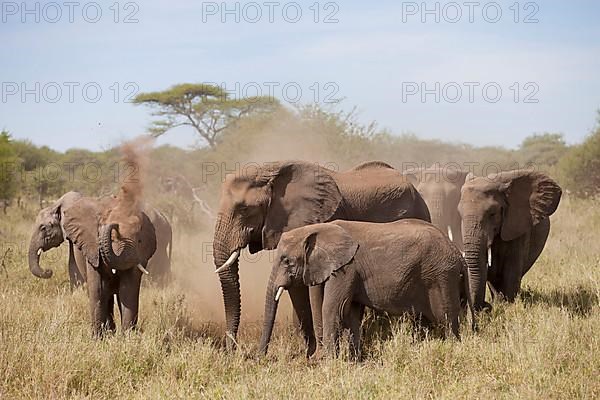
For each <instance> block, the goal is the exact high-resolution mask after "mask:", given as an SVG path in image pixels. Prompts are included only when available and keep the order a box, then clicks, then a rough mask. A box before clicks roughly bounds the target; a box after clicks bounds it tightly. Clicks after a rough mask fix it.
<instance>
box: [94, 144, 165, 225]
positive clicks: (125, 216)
mask: <svg viewBox="0 0 600 400" xmlns="http://www.w3.org/2000/svg"><path fill="white" fill-rule="evenodd" d="M153 143H154V139H153V138H152V137H150V136H140V137H138V138H136V139H133V140H131V141H128V142H125V143H123V144H122V145H121V147H120V148H119V150H120V153H121V160H120V163H119V172H122V175H123V176H122V178H121V179H120V180H121V183H120V187H119V191H118V194H117V195H116V205H115V207H113V208H111V209H110V212H109V214H108V215H106V216H105V218H104V220H105V222H106V223H112V222H115V223H119V232H120V234H121V235H123V236H125V237H132V236H133V234H134V232H137V231H138V230H139V229H140V226H141V220H140V217H139V215H140V213H141V211H142V209H143V204H144V184H145V182H146V180H147V171H148V165H149V152H150V150H151V149H152V145H153Z"/></svg>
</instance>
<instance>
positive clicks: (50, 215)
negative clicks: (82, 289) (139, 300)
mask: <svg viewBox="0 0 600 400" xmlns="http://www.w3.org/2000/svg"><path fill="white" fill-rule="evenodd" d="M81 198H83V195H82V194H81V193H78V192H67V193H65V194H64V195H63V196H62V197H61V198H60V199H58V200H57V201H56V202H54V203H53V204H52V205H51V206H49V207H46V208H44V209H43V210H41V211H40V212H39V213H38V215H37V217H36V220H35V223H34V226H33V232H32V234H31V238H30V241H29V250H28V262H29V270H30V271H31V273H32V274H33V275H35V276H37V277H38V278H45V279H47V278H50V277H51V276H52V274H53V272H52V270H50V269H43V268H41V266H40V256H41V254H42V253H43V252H46V251H48V250H50V249H52V248H55V247H58V246H60V245H61V244H62V243H63V242H64V241H65V240H66V241H67V242H68V243H69V258H68V264H67V267H68V271H69V282H70V284H71V288H72V289H73V288H76V287H78V286H81V285H83V283H85V282H86V279H87V278H86V262H85V259H84V258H83V257H82V255H81V253H78V252H76V251H74V250H75V248H74V247H73V242H72V241H71V240H70V239H69V238H68V237H66V236H65V230H64V226H63V222H64V212H65V210H67V209H69V208H70V207H71V206H72V205H73V204H74V203H75V202H77V201H78V200H79V199H81ZM97 200H98V202H99V204H104V206H101V207H110V203H112V202H113V201H114V200H115V197H114V196H104V197H101V198H98V199H97ZM144 212H145V213H146V215H147V216H148V218H150V221H151V222H152V224H153V225H154V227H155V231H156V241H157V246H156V253H155V254H154V256H152V258H151V259H150V261H149V263H148V271H150V272H151V274H152V278H153V279H154V276H155V275H156V279H157V281H158V282H159V283H163V282H166V281H167V280H168V277H169V274H170V271H171V248H172V230H171V225H170V223H169V221H168V220H167V219H166V217H165V216H164V215H163V214H162V213H161V212H160V211H158V210H156V209H154V208H153V207H149V206H146V207H145V208H144ZM167 247H168V253H167Z"/></svg>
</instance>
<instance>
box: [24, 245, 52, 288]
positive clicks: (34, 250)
mask: <svg viewBox="0 0 600 400" xmlns="http://www.w3.org/2000/svg"><path fill="white" fill-rule="evenodd" d="M34 236H35V235H34ZM41 249H42V246H41V243H39V241H38V240H37V239H36V238H35V237H33V238H32V239H31V242H30V243H29V250H28V253H27V254H28V261H29V270H30V271H31V273H32V274H33V275H35V276H37V277H38V278H43V279H48V278H50V277H51V276H52V270H51V269H43V268H42V267H41V266H40V255H41V252H40V250H41Z"/></svg>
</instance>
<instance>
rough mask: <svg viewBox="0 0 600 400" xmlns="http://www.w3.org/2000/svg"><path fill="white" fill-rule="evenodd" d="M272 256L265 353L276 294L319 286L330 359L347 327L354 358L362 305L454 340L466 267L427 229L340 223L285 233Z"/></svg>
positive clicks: (408, 223) (416, 223)
mask: <svg viewBox="0 0 600 400" xmlns="http://www.w3.org/2000/svg"><path fill="white" fill-rule="evenodd" d="M277 249H278V251H277V256H276V257H275V262H274V264H273V269H272V272H271V277H270V280H269V285H268V288H267V297H266V304H265V322H264V331H263V336H262V339H261V352H263V353H266V351H267V346H268V343H269V340H270V338H271V333H272V330H273V324H274V321H275V315H276V312H277V304H278V300H279V297H280V296H281V293H282V292H283V290H284V289H292V288H293V287H297V286H301V285H306V286H315V285H323V292H324V298H323V306H322V315H323V331H324V334H323V341H324V345H325V348H326V350H327V352H328V353H333V354H336V353H337V350H338V339H339V335H340V332H341V330H342V328H348V329H350V334H351V343H350V345H351V354H352V356H353V357H357V356H358V355H359V354H360V325H361V321H362V316H363V311H364V307H365V306H368V307H371V308H373V309H375V310H380V311H387V312H389V313H391V314H396V315H399V314H404V313H411V314H414V315H416V316H419V317H420V318H421V319H422V320H423V321H425V322H428V323H430V324H431V325H432V326H436V327H441V328H443V330H444V333H447V331H448V328H450V330H451V331H452V333H453V334H454V335H455V336H456V337H457V338H459V330H458V325H459V322H458V319H459V313H460V309H461V293H464V294H465V297H467V298H468V296H466V294H467V293H469V288H468V279H467V270H466V264H465V261H464V259H463V258H462V256H461V253H460V251H459V250H458V249H457V248H456V247H455V246H454V245H453V244H452V243H451V242H450V241H449V239H448V238H447V237H446V236H445V235H444V234H443V233H442V232H441V231H440V230H439V229H438V228H436V227H435V226H433V225H432V224H430V223H427V222H424V221H421V220H416V219H406V220H401V221H396V222H390V223H383V224H377V223H370V222H354V221H341V220H338V221H334V222H330V223H322V224H315V225H308V226H305V227H301V228H297V229H293V230H291V231H289V232H286V233H284V234H283V235H282V236H281V241H280V243H279V246H278V248H277ZM292 293H293V292H290V296H292ZM467 300H468V301H469V305H470V299H467ZM292 303H294V298H293V296H292ZM294 304H295V303H294ZM471 312H472V307H471ZM473 321H474V319H473ZM309 343H310V341H309ZM311 352H312V351H311V349H309V351H308V353H309V355H310V353H311Z"/></svg>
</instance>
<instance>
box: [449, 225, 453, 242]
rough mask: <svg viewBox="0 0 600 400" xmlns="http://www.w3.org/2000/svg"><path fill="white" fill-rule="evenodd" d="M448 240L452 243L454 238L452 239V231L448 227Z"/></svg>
mask: <svg viewBox="0 0 600 400" xmlns="http://www.w3.org/2000/svg"><path fill="white" fill-rule="evenodd" d="M448 238H449V239H450V241H451V242H453V241H454V237H452V229H450V227H448Z"/></svg>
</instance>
